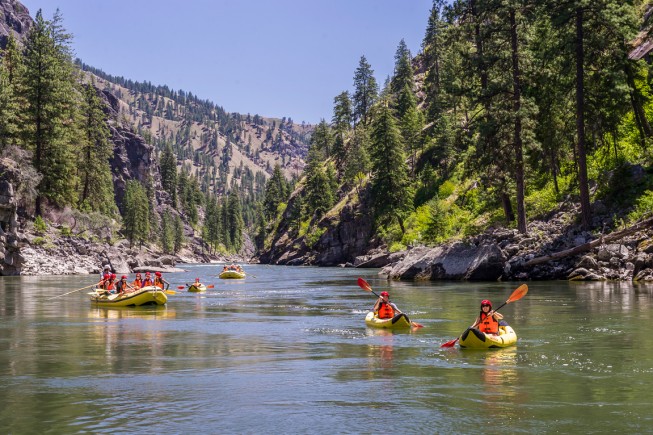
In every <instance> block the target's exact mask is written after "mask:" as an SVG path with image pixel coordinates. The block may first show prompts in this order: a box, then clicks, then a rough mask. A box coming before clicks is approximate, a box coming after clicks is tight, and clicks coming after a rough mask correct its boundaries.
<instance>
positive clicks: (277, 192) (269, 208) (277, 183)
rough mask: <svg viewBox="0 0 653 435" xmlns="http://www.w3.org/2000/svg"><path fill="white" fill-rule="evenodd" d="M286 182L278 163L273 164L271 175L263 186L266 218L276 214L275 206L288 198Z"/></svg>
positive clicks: (271, 217)
mask: <svg viewBox="0 0 653 435" xmlns="http://www.w3.org/2000/svg"><path fill="white" fill-rule="evenodd" d="M288 195H289V191H288V184H287V182H286V179H285V177H284V176H283V174H282V173H281V167H280V166H279V165H275V166H274V171H273V172H272V177H270V180H269V181H268V183H267V185H266V186H265V199H264V200H263V213H264V214H265V217H266V218H267V219H273V218H274V217H275V216H276V215H277V207H279V204H280V203H282V202H284V201H286V199H287V198H288Z"/></svg>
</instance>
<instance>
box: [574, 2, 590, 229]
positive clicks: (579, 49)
mask: <svg viewBox="0 0 653 435" xmlns="http://www.w3.org/2000/svg"><path fill="white" fill-rule="evenodd" d="M584 57H585V53H584V46H583V8H582V7H579V8H577V9H576V135H577V137H576V151H577V158H578V162H577V163H578V188H579V191H580V210H581V225H582V227H583V229H585V230H588V229H589V228H590V224H591V222H592V210H591V208H590V192H589V185H588V180H587V156H586V152H585V88H584V84H583V77H584V74H585V71H584V66H583V64H584V62H585V60H584Z"/></svg>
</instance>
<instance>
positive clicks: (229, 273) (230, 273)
mask: <svg viewBox="0 0 653 435" xmlns="http://www.w3.org/2000/svg"><path fill="white" fill-rule="evenodd" d="M218 278H220V279H243V278H245V272H239V271H237V270H224V271H222V273H220V275H218Z"/></svg>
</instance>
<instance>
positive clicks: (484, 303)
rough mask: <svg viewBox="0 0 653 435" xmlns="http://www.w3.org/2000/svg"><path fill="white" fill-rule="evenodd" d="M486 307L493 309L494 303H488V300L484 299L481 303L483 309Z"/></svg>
mask: <svg viewBox="0 0 653 435" xmlns="http://www.w3.org/2000/svg"><path fill="white" fill-rule="evenodd" d="M484 305H487V306H489V307H490V308H492V302H490V301H488V300H487V299H483V300H482V301H481V308H483V306H484Z"/></svg>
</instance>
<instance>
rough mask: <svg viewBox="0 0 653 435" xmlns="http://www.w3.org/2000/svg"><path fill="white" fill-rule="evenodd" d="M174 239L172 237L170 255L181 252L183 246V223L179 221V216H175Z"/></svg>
mask: <svg viewBox="0 0 653 435" xmlns="http://www.w3.org/2000/svg"><path fill="white" fill-rule="evenodd" d="M174 227H175V237H174V244H173V247H172V253H173V254H175V255H176V254H177V253H178V252H179V251H181V248H183V246H184V241H185V237H184V223H183V222H182V220H181V216H179V215H177V216H175V224H174Z"/></svg>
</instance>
